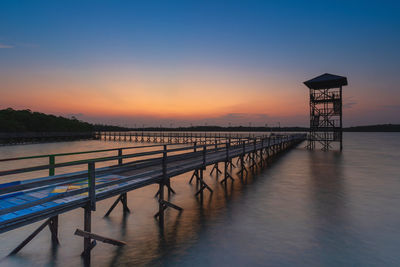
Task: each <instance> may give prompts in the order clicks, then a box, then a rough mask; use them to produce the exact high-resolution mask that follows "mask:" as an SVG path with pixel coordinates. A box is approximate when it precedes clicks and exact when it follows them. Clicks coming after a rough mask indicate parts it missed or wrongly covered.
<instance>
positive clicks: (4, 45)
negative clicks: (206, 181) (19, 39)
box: [0, 44, 14, 49]
mask: <svg viewBox="0 0 400 267" xmlns="http://www.w3.org/2000/svg"><path fill="white" fill-rule="evenodd" d="M1 48H14V46H13V45H6V44H0V49H1Z"/></svg>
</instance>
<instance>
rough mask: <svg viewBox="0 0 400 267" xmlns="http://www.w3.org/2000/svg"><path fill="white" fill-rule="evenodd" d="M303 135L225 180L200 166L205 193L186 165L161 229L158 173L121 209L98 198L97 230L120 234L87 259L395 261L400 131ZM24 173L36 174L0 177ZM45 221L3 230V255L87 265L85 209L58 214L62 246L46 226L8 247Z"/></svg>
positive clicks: (102, 144) (86, 144) (18, 148)
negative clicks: (318, 140)
mask: <svg viewBox="0 0 400 267" xmlns="http://www.w3.org/2000/svg"><path fill="white" fill-rule="evenodd" d="M135 145H144V144H142V143H140V144H137V143H132V142H115V141H100V140H90V141H72V142H58V143H43V144H26V145H13V146H3V147H0V159H2V158H10V157H20V156H29V155H39V154H51V153H64V152H76V151H86V150H94V149H106V148H116V147H127V146H135ZM305 146H306V143H305V142H304V143H302V144H300V145H298V146H297V147H296V148H293V149H291V150H290V151H288V152H287V153H284V154H281V155H280V156H278V157H276V158H275V159H274V160H273V161H271V162H270V163H269V165H268V166H266V167H265V168H263V169H262V170H258V171H257V172H255V173H254V174H251V173H250V174H249V176H248V177H247V178H246V179H244V180H243V182H242V181H241V180H240V179H239V177H238V176H237V175H236V174H235V173H236V171H235V170H233V171H232V173H233V176H234V178H235V181H234V182H229V183H228V184H227V186H223V185H221V183H220V180H221V176H219V177H216V175H215V174H213V175H210V171H211V167H209V168H207V171H206V172H205V181H206V183H207V184H208V185H209V186H210V187H211V188H212V189H213V194H210V193H209V192H207V191H206V192H205V194H204V200H203V202H200V201H199V199H198V198H196V197H195V196H194V194H195V192H196V186H195V184H189V180H190V177H191V173H186V174H183V175H179V176H177V177H174V178H173V179H172V180H171V185H172V187H173V189H174V190H175V191H176V194H172V195H171V196H170V198H169V201H170V202H172V203H174V204H176V205H178V206H180V207H182V208H183V209H184V210H183V212H182V213H179V212H177V211H176V210H173V209H168V210H167V211H166V218H165V229H164V231H163V232H162V231H160V229H159V227H158V223H157V221H156V220H155V219H154V214H155V213H156V212H157V209H158V203H157V199H156V198H155V197H154V195H155V193H156V191H157V189H158V188H157V186H156V185H152V186H147V187H144V188H141V189H139V190H135V191H131V192H129V193H128V206H129V208H130V209H131V213H129V214H126V215H124V214H123V212H122V207H121V206H117V207H116V208H115V210H114V211H113V213H112V214H111V215H110V216H109V217H108V218H105V217H104V214H105V213H106V211H107V210H108V208H109V207H110V206H111V205H112V203H113V202H114V201H115V198H112V199H107V200H103V201H101V202H99V203H98V204H97V209H96V211H95V212H93V217H92V222H93V224H92V232H94V233H97V234H100V235H103V236H107V237H111V238H114V239H118V240H122V241H124V242H126V243H127V245H126V246H124V247H115V246H112V245H109V244H105V243H101V242H97V246H96V247H95V248H94V249H93V250H92V257H91V263H92V266H190V267H194V266H400V253H399V248H400V208H399V206H400V133H348V132H346V133H344V145H343V147H344V149H343V151H337V150H331V151H321V150H313V151H310V150H307V149H306V148H305ZM148 149H150V148H143V151H146V150H148ZM106 154H107V153H105V155H106ZM86 156H87V155H86ZM72 159H75V158H73V157H69V156H65V157H64V158H63V159H62V160H64V161H68V160H72ZM60 160H61V159H60ZM38 163H43V164H46V159H39V160H37V159H36V160H28V161H23V162H22V161H21V162H17V163H10V162H2V163H1V162H0V170H6V169H13V168H18V167H27V166H30V165H35V164H38ZM221 166H222V165H221ZM57 171H58V170H57ZM67 171H68V170H60V172H67ZM42 174H43V173H40V172H39V173H36V174H35V175H37V176H40V175H42ZM28 178H34V177H28V176H13V177H2V178H1V179H3V180H2V182H8V181H11V180H15V179H17V180H18V179H28ZM40 224H41V222H38V223H35V224H31V225H28V226H25V227H22V228H19V229H16V230H12V231H9V232H6V233H2V234H0V266H2V267H3V266H23V267H26V266H30V267H31V266H83V260H82V258H81V257H80V254H81V252H82V250H83V240H82V238H81V237H79V236H76V235H74V232H75V230H76V229H77V228H80V229H82V228H83V210H82V209H76V210H73V211H70V212H67V213H64V214H61V215H60V216H59V240H60V245H59V246H52V242H51V236H50V232H49V230H48V229H44V230H43V231H42V232H41V233H40V234H39V235H38V236H37V237H35V238H34V239H33V240H32V241H31V242H30V243H29V244H28V245H27V246H26V247H25V248H23V249H22V250H21V251H20V252H19V253H18V254H16V255H14V256H7V255H8V253H10V251H11V250H12V249H14V248H15V247H16V246H17V245H18V244H19V243H20V242H22V241H23V240H24V239H25V238H26V237H28V236H29V235H30V234H31V233H32V232H33V231H34V230H35V229H36V228H37V227H38V226H39V225H40Z"/></svg>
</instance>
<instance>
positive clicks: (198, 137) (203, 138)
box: [94, 131, 267, 144]
mask: <svg viewBox="0 0 400 267" xmlns="http://www.w3.org/2000/svg"><path fill="white" fill-rule="evenodd" d="M94 135H95V138H96V139H100V140H105V141H130V142H139V143H168V144H189V143H194V142H197V143H198V144H211V143H217V142H229V140H231V141H241V140H248V139H253V138H256V137H257V138H262V137H266V136H267V135H265V134H261V133H260V134H257V135H256V134H254V133H253V134H250V133H220V132H216V133H215V132H208V133H207V132H164V131H160V132H151V131H128V132H110V131H108V132H96V133H95V134H94Z"/></svg>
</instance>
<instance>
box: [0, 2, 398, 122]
mask: <svg viewBox="0 0 400 267" xmlns="http://www.w3.org/2000/svg"><path fill="white" fill-rule="evenodd" d="M399 47H400V2H399V1H385V0H380V1H367V0H365V1H352V0H347V1H330V0H327V1H306V0H305V1H295V0H287V1H267V0H264V1H254V0H246V1H244V0H243V1H235V0H232V1H218V0H213V1H190V0H186V1H174V0H170V1H153V0H146V1H115V0H114V1H100V0H97V1H84V0H79V1H73V0H71V1H40V0H37V1H18V0H12V1H8V0H0V109H3V108H8V107H12V108H14V109H31V110H32V111H39V112H45V113H51V114H56V115H62V116H68V117H71V116H75V117H77V118H78V119H81V120H85V121H90V122H95V123H107V124H114V125H121V126H131V127H134V126H136V127H142V126H143V125H145V126H159V125H162V126H164V127H165V126H167V127H170V126H172V127H175V126H189V125H205V124H207V125H216V124H217V125H222V126H226V125H246V126H247V125H250V124H251V125H253V126H264V125H265V124H267V125H269V126H277V125H278V124H280V125H281V126H307V125H308V123H309V120H308V115H309V106H308V101H309V100H308V99H309V96H308V90H307V88H306V87H305V86H304V84H303V82H304V81H306V80H308V79H311V78H313V77H315V76H318V75H320V74H323V73H332V74H337V75H342V76H346V77H347V78H348V81H349V85H348V86H347V87H344V89H343V90H344V117H343V120H344V126H355V125H366V124H380V123H400V116H399V114H400V86H399V85H400V73H399V70H400V50H399Z"/></svg>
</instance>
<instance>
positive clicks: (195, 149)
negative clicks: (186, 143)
mask: <svg viewBox="0 0 400 267" xmlns="http://www.w3.org/2000/svg"><path fill="white" fill-rule="evenodd" d="M193 152H197V142H196V141H194V149H193Z"/></svg>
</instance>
